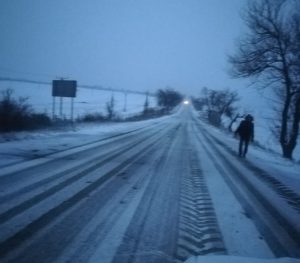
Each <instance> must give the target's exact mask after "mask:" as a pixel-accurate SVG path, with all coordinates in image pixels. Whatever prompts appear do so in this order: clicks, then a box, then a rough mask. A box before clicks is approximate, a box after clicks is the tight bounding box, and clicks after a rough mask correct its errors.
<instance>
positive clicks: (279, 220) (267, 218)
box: [197, 124, 300, 257]
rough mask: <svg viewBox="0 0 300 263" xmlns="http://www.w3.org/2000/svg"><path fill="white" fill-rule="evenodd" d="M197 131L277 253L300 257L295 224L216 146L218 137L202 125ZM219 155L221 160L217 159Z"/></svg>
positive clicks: (281, 255)
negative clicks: (215, 137) (208, 145)
mask: <svg viewBox="0 0 300 263" xmlns="http://www.w3.org/2000/svg"><path fill="white" fill-rule="evenodd" d="M197 129H198V130H199V131H200V133H201V134H202V135H203V136H204V137H205V140H206V142H208V143H209V144H210V146H211V148H212V149H213V152H214V154H212V153H211V152H210V150H208V149H207V146H206V145H205V144H204V143H203V142H202V139H201V138H199V135H198V134H197V136H198V138H199V141H200V142H201V144H202V145H203V147H204V148H205V150H206V152H207V153H208V154H209V156H210V158H211V159H212V161H213V162H214V164H215V166H216V168H217V169H218V170H219V171H220V173H221V174H222V175H223V177H224V179H225V181H226V182H227V184H228V185H229V186H230V188H231V189H232V191H233V193H234V194H235V195H236V196H237V199H238V200H239V201H240V202H241V204H242V205H243V207H244V208H245V210H246V211H249V212H250V214H253V215H255V217H253V221H254V222H255V224H256V225H257V227H258V229H259V230H260V231H261V232H262V233H263V234H264V236H265V237H266V240H267V242H268V244H269V246H270V248H271V249H272V251H273V253H274V254H275V255H276V256H278V257H299V256H300V252H299V251H300V233H299V230H298V229H297V228H295V227H294V225H292V224H291V223H290V222H289V221H288V220H287V219H286V218H285V217H284V216H282V215H281V213H280V212H279V211H278V210H277V209H276V208H275V207H274V206H273V205H272V204H271V203H270V202H269V201H268V200H267V199H266V198H265V197H264V196H263V194H262V193H260V192H259V191H258V190H257V189H256V188H255V186H254V185H253V184H252V183H251V182H250V181H249V180H248V179H247V178H246V177H245V176H244V174H243V173H241V172H240V171H239V170H238V169H237V168H236V167H235V165H234V164H233V163H232V160H230V159H229V158H228V156H225V155H224V154H223V153H222V152H220V151H219V149H218V148H217V147H216V145H215V142H214V137H212V136H211V135H210V134H209V133H208V132H207V131H206V130H205V129H204V128H202V127H201V125H199V124H198V125H197ZM225 149H226V148H225ZM226 150H227V149H226ZM216 156H218V157H219V158H218V159H216ZM220 161H221V163H222V165H223V166H225V167H226V169H227V170H228V171H230V172H229V173H227V172H226V171H225V170H224V168H223V167H222V166H221V165H220V163H219V162H220ZM243 163H244V162H243ZM229 175H230V176H229ZM241 189H243V191H242V190H241ZM246 196H247V197H246Z"/></svg>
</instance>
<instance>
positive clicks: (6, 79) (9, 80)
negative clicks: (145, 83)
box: [0, 77, 155, 96]
mask: <svg viewBox="0 0 300 263" xmlns="http://www.w3.org/2000/svg"><path fill="white" fill-rule="evenodd" d="M0 81H8V82H21V83H31V84H42V85H49V86H52V82H46V81H38V80H32V79H24V78H10V77H0ZM78 88H82V89H92V90H102V91H113V92H122V93H124V92H125V93H131V94H138V95H147V94H148V95H150V96H155V94H154V93H149V92H146V91H145V92H143V91H135V90H128V89H126V90H125V89H115V88H105V87H102V86H99V85H86V84H82V85H78Z"/></svg>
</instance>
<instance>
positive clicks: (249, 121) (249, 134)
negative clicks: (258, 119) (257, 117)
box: [235, 114, 254, 157]
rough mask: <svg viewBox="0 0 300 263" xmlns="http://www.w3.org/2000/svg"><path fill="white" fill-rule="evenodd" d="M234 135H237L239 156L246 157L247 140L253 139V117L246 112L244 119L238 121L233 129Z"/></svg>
mask: <svg viewBox="0 0 300 263" xmlns="http://www.w3.org/2000/svg"><path fill="white" fill-rule="evenodd" d="M235 135H239V137H240V143H239V156H241V157H246V154H247V151H248V145H249V142H250V141H251V142H253V140H254V124H253V117H252V116H251V115H250V114H248V115H247V116H246V117H245V119H244V120H243V121H242V122H241V123H240V125H239V127H238V128H237V129H236V131H235Z"/></svg>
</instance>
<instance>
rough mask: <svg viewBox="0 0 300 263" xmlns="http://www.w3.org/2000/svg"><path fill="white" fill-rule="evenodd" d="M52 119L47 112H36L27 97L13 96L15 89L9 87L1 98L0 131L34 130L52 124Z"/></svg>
mask: <svg viewBox="0 0 300 263" xmlns="http://www.w3.org/2000/svg"><path fill="white" fill-rule="evenodd" d="M51 124H52V123H51V119H50V118H49V117H48V115H47V114H45V113H36V112H34V111H33V109H32V107H31V105H30V104H28V103H27V98H24V97H19V98H17V99H16V98H14V97H13V91H12V90H11V89H7V90H5V91H3V92H2V94H1V98H0V132H11V131H22V130H34V129H39V128H42V127H46V126H50V125H51Z"/></svg>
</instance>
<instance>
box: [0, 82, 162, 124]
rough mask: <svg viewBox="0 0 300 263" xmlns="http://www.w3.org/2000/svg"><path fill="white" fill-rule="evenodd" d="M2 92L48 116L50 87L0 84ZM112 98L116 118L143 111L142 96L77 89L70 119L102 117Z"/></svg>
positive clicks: (67, 102)
mask: <svg viewBox="0 0 300 263" xmlns="http://www.w3.org/2000/svg"><path fill="white" fill-rule="evenodd" d="M78 85H79V84H78ZM6 89H12V90H13V91H14V93H13V97H16V98H18V97H26V98H28V100H27V102H28V103H29V104H30V105H32V107H33V109H34V110H35V111H37V112H42V113H47V114H48V115H49V116H52V105H53V97H52V95H51V92H52V91H51V86H50V85H44V84H32V83H18V82H7V81H0V92H1V91H4V90H6ZM112 96H113V97H114V101H115V111H116V112H117V114H118V116H120V117H130V116H132V115H133V114H136V113H139V112H142V111H143V108H144V103H145V100H146V96H145V95H139V94H132V93H127V94H126V93H125V92H124V93H123V92H113V91H104V90H93V89H86V88H80V87H78V88H77V94H76V98H74V118H75V119H76V118H77V117H80V116H82V115H84V114H87V113H102V114H103V115H106V114H107V112H106V103H108V102H110V100H111V97H112ZM148 99H149V107H155V106H156V100H155V98H154V97H152V96H149V98H148ZM58 114H59V98H56V115H58ZM70 114H71V99H70V98H63V117H65V118H70Z"/></svg>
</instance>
